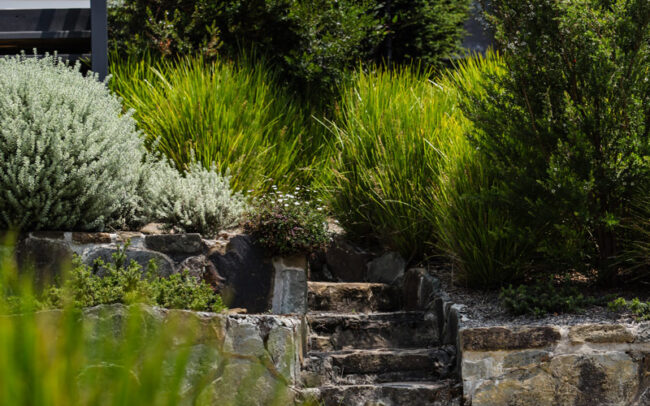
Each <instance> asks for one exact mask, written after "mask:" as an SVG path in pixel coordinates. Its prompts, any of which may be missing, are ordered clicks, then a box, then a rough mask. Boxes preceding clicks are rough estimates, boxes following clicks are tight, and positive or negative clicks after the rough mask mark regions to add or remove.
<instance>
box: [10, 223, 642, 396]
mask: <svg viewBox="0 0 650 406" xmlns="http://www.w3.org/2000/svg"><path fill="white" fill-rule="evenodd" d="M151 232H153V234H149V233H144V232H142V233H141V232H137V233H132V232H129V233H126V232H122V233H76V232H37V233H29V234H27V235H23V236H21V238H20V239H19V241H18V246H17V256H18V260H19V262H21V263H22V265H23V266H24V265H26V264H27V263H30V264H32V265H34V266H35V269H36V270H37V274H36V277H37V278H39V279H42V280H46V279H48V278H52V277H53V276H55V275H57V274H59V273H60V272H61V271H62V269H63V267H64V266H66V264H67V263H68V262H69V261H70V259H71V258H72V256H73V254H76V255H78V256H80V257H81V259H82V260H83V261H84V262H85V263H87V264H92V263H93V261H94V260H96V259H103V260H105V261H108V260H110V259H111V255H112V254H113V253H115V252H116V250H117V249H118V247H119V246H120V245H123V244H125V243H126V242H127V241H129V242H130V244H131V245H130V246H129V248H128V250H127V258H128V259H130V260H131V259H132V260H134V261H136V262H138V263H140V264H141V265H143V266H146V265H147V263H148V262H149V261H150V260H154V261H156V263H157V264H158V267H159V272H160V273H161V274H162V275H169V274H172V273H176V272H181V271H183V270H186V269H187V270H188V271H189V272H190V273H192V274H193V275H195V276H198V277H200V278H203V280H205V281H206V282H207V283H209V284H210V285H212V286H214V287H219V289H220V291H221V293H222V295H223V296H224V299H225V300H226V301H228V303H229V304H230V307H238V308H244V309H246V310H247V311H248V312H249V313H267V312H271V313H275V314H292V315H293V316H287V317H285V316H272V315H268V314H267V315H223V314H221V315H218V314H211V313H196V312H180V311H167V310H163V309H157V308H150V309H149V310H147V314H149V316H148V317H150V318H151V319H152V320H158V322H162V320H165V319H166V318H168V317H170V315H172V314H182V315H183V317H187V318H190V319H195V320H199V321H200V322H199V325H200V326H204V327H205V328H203V327H202V328H200V331H199V334H198V336H197V341H196V343H193V344H192V345H202V343H204V342H205V340H212V341H214V340H217V342H218V344H219V346H220V348H222V349H223V353H224V354H226V356H227V357H228V359H229V360H230V362H228V363H227V365H228V366H227V367H225V368H222V370H220V371H219V374H221V379H220V380H219V382H221V384H222V385H224V386H223V388H222V389H223V390H224V396H225V397H224V399H227V396H234V394H235V393H236V392H237V391H236V390H235V388H237V387H238V386H239V385H240V382H241V379H243V378H244V377H245V376H246V371H247V370H248V369H250V368H251V367H252V366H257V367H258V368H262V373H261V374H259V378H256V379H257V380H256V381H255V382H254V383H253V386H254V388H253V389H250V390H249V391H247V392H249V393H250V394H251V395H250V399H248V400H249V401H250V402H251V403H250V404H259V405H263V404H265V401H266V399H265V398H264V396H262V395H263V394H266V393H275V392H274V390H273V388H277V387H278V385H280V387H281V388H282V390H281V391H280V392H281V393H282V396H286V402H285V403H286V404H290V403H292V400H291V399H293V398H294V395H296V394H298V399H299V400H300V399H306V398H309V399H315V400H317V401H318V402H320V404H323V405H325V406H329V405H350V406H370V405H382V406H398V405H418V406H420V405H421V406H449V405H452V406H453V405H461V404H464V405H466V406H468V405H471V406H500V405H516V406H526V405H531V406H532V405H534V406H544V405H549V406H550V405H553V406H587V405H588V406H598V405H608V406H609V405H617V406H618V405H620V406H644V405H647V406H650V322H640V323H630V324H621V323H610V324H605V323H602V324H598V323H582V324H575V325H543V324H539V323H538V324H535V325H533V324H530V325H516V326H515V325H502V326H494V325H480V324H478V323H477V322H475V321H473V322H472V323H471V324H470V323H468V321H469V319H468V318H467V313H466V312H465V310H464V306H463V305H461V304H455V303H453V302H452V301H451V300H450V299H449V297H448V296H447V295H446V294H445V292H444V291H443V289H442V287H441V283H440V281H439V280H438V279H436V278H435V277H433V276H432V275H431V274H430V272H428V271H427V270H425V269H419V268H416V269H406V267H405V262H404V261H403V259H401V258H400V257H399V256H398V255H397V254H395V253H386V254H384V255H379V256H378V255H375V254H373V253H371V252H367V251H364V250H361V249H359V248H357V247H354V246H352V245H351V244H349V243H347V242H345V241H344V240H341V239H336V240H335V241H334V243H333V245H332V246H331V247H330V248H329V249H328V250H327V251H326V252H323V253H320V254H315V255H312V256H311V257H310V258H309V262H308V261H307V259H306V257H303V256H297V257H290V258H266V257H265V256H264V254H263V252H262V251H261V250H260V249H259V248H258V247H257V246H256V245H255V244H254V243H253V241H252V240H251V239H250V237H248V236H246V235H242V234H227V233H226V234H223V235H221V236H220V237H219V238H217V239H214V240H208V239H203V238H201V236H200V235H198V234H160V233H158V232H157V231H156V230H155V228H154V229H153V230H152V231H151ZM0 248H2V247H0ZM310 273H311V276H310ZM312 279H313V280H312ZM106 309H108V310H110V312H113V313H119V312H123V311H124V310H123V309H124V308H123V307H120V306H116V307H111V306H104V307H100V308H95V309H89V310H87V311H86V312H85V313H84V314H85V317H89V318H92V317H100V315H101V314H106ZM49 314H56V312H49ZM102 317H103V316H102ZM215 331H217V332H218V333H217V334H215ZM197 348H198V347H197ZM247 385H248V382H247ZM276 392H277V391H276ZM237 396H241V395H237Z"/></svg>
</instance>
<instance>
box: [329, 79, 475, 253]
mask: <svg viewBox="0 0 650 406" xmlns="http://www.w3.org/2000/svg"><path fill="white" fill-rule="evenodd" d="M430 77H433V75H432V72H430V71H426V70H422V69H417V68H414V67H401V68H395V69H394V70H392V71H388V70H383V69H375V70H371V71H360V72H358V73H357V76H356V78H355V80H354V83H353V85H352V86H351V87H349V88H346V89H344V90H343V91H342V95H341V102H340V105H339V107H338V109H337V114H336V116H335V118H334V120H333V121H332V122H331V123H330V125H329V127H330V129H331V131H332V132H333V133H334V135H335V137H334V141H333V144H332V145H331V147H332V149H333V150H334V151H335V157H334V170H333V174H332V175H331V176H329V177H326V178H323V179H322V180H321V184H322V187H323V188H324V189H325V190H326V193H327V196H328V200H329V202H330V204H331V206H332V209H333V212H334V213H335V214H336V216H337V217H338V218H339V220H340V221H341V224H342V225H343V227H344V228H345V229H346V230H347V231H348V232H349V233H351V234H352V235H353V236H356V237H361V238H363V237H369V236H372V237H374V238H375V239H376V240H378V241H379V242H380V243H382V244H384V245H385V246H386V247H387V248H389V249H394V250H398V251H400V252H401V253H402V255H404V256H406V257H408V258H413V257H417V256H421V255H422V254H424V253H425V251H426V250H427V245H428V244H429V243H431V242H432V240H433V239H434V237H435V231H436V230H435V224H434V223H432V222H430V221H427V220H426V218H427V216H426V214H427V213H428V212H431V211H433V210H435V193H436V191H437V190H438V188H439V179H440V175H441V171H442V170H443V168H444V166H445V165H446V160H447V159H449V158H450V157H451V156H454V155H456V154H457V153H456V152H454V150H455V149H457V148H461V149H464V148H466V147H465V144H464V141H463V128H464V126H465V120H464V118H463V116H462V114H461V112H460V110H459V109H458V107H457V106H456V92H455V90H454V89H453V88H450V87H447V86H443V85H441V84H440V83H437V82H436V81H434V80H431V79H429V78H430Z"/></svg>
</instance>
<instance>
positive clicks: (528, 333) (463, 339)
mask: <svg viewBox="0 0 650 406" xmlns="http://www.w3.org/2000/svg"><path fill="white" fill-rule="evenodd" d="M559 341H560V330H559V329H558V328H557V327H554V326H540V327H481V328H472V329H466V330H461V331H460V344H461V348H462V349H463V350H464V351H496V350H517V349H526V348H544V347H549V346H553V345H555V344H557V343H558V342H559Z"/></svg>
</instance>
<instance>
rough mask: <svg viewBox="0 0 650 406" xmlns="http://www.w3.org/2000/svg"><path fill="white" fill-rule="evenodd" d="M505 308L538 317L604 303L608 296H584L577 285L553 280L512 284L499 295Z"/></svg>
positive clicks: (518, 313) (580, 309)
mask: <svg viewBox="0 0 650 406" xmlns="http://www.w3.org/2000/svg"><path fill="white" fill-rule="evenodd" d="M499 297H500V298H501V302H502V303H503V305H504V306H505V308H506V309H507V310H508V311H509V312H511V313H512V314H515V315H522V314H532V315H535V316H537V317H541V316H544V315H546V314H548V313H551V314H552V313H571V312H579V311H582V310H583V309H584V308H585V307H587V306H592V305H595V304H604V303H605V302H606V301H607V300H608V298H600V299H597V298H595V297H592V296H584V295H583V294H582V293H581V292H580V291H579V290H578V289H577V288H576V287H575V286H570V285H564V284H563V285H559V286H558V285H555V284H554V283H553V282H552V281H551V280H547V281H546V282H538V283H536V284H534V285H520V286H518V287H517V288H513V287H512V285H510V286H508V287H507V288H503V289H501V294H500V296H499Z"/></svg>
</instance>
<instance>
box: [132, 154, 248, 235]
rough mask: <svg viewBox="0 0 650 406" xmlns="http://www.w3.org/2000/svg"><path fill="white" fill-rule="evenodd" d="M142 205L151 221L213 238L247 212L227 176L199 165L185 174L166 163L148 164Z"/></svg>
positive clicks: (244, 203)
mask: <svg viewBox="0 0 650 406" xmlns="http://www.w3.org/2000/svg"><path fill="white" fill-rule="evenodd" d="M147 173H148V174H149V176H148V180H147V182H146V183H145V184H144V186H145V191H144V193H143V200H144V202H143V204H144V207H145V211H146V215H147V217H148V218H149V219H150V220H153V221H158V222H162V223H163V224H164V225H165V226H167V227H168V228H176V229H178V230H180V231H185V232H197V233H201V234H203V235H206V236H213V235H215V234H216V233H217V232H218V231H219V230H220V229H223V228H227V227H231V226H234V225H236V224H237V223H238V222H239V221H240V220H241V217H242V215H243V213H244V211H245V210H246V202H245V199H244V197H243V196H242V195H241V194H240V193H233V192H232V191H231V188H230V176H221V175H220V174H219V173H218V172H217V171H216V170H214V169H212V170H208V169H205V168H204V167H203V166H202V165H200V164H197V163H194V164H191V165H190V168H189V171H188V172H187V173H185V174H181V173H179V172H178V171H177V170H176V169H175V168H173V167H172V166H171V165H170V164H168V163H167V162H162V161H161V162H156V163H152V164H150V168H149V169H148V171H147Z"/></svg>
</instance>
